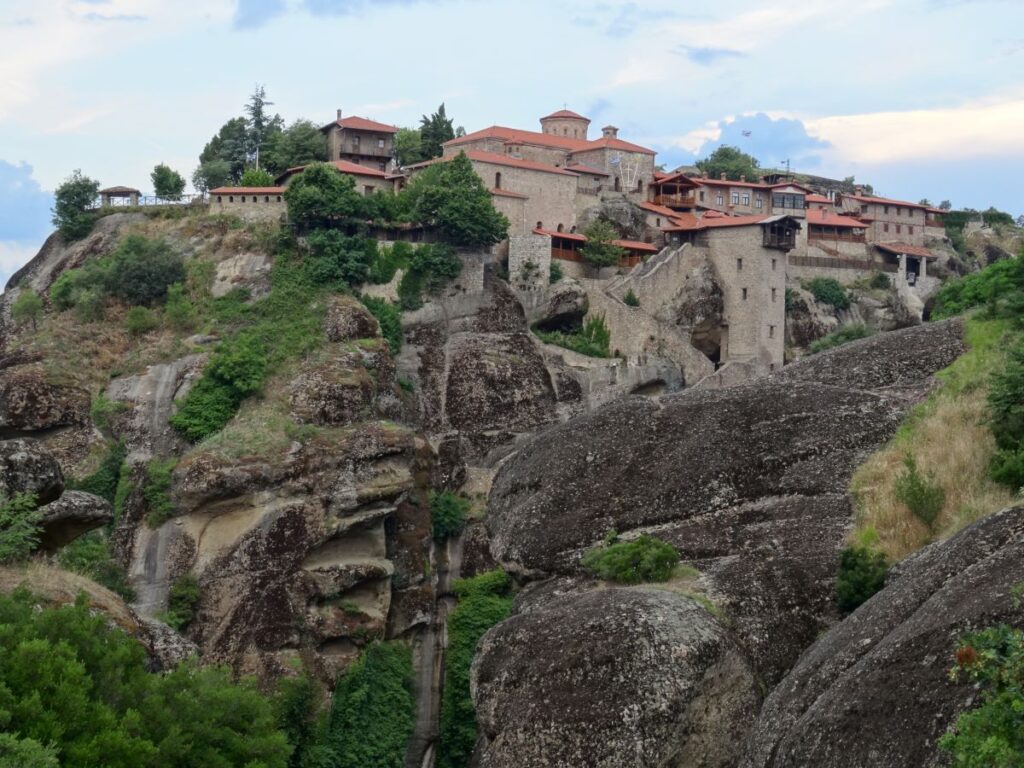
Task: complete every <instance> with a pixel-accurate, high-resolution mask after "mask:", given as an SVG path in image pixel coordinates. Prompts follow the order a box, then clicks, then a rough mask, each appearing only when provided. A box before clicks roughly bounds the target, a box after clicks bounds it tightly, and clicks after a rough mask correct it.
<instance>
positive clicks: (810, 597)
mask: <svg viewBox="0 0 1024 768" xmlns="http://www.w3.org/2000/svg"><path fill="white" fill-rule="evenodd" d="M961 334H962V331H961V327H960V324H959V323H958V322H948V323H943V324H938V325H931V326H923V327H920V328H915V329H910V330H908V331H902V332H897V333H893V334H885V335H879V336H876V337H873V338H871V339H867V340H864V341H861V342H857V343H854V344H850V345H847V346H845V347H841V348H839V349H837V350H834V351H832V352H830V353H823V354H821V355H818V356H815V357H814V358H812V359H811V360H810V361H808V362H805V363H798V364H795V365H793V366H790V367H789V368H787V369H786V372H784V373H782V374H779V375H777V376H775V377H772V378H769V379H767V380H762V381H759V382H755V383H752V384H748V385H744V386H739V387H732V388H726V389H721V390H689V391H685V392H682V393H678V394H671V395H666V396H664V397H662V398H661V399H660V400H650V399H641V398H636V399H629V400H624V401H620V402H617V403H614V404H612V405H610V406H607V407H605V408H603V409H601V410H600V411H597V412H595V413H592V414H588V415H585V416H582V417H580V418H577V419H575V420H574V421H572V422H569V423H568V424H564V425H560V426H558V427H555V428H553V429H550V430H548V431H547V432H544V433H543V434H541V435H539V436H537V437H536V438H534V439H533V440H531V441H529V442H528V443H526V444H525V445H524V446H523V447H522V449H521V450H519V451H518V452H517V453H516V454H515V455H514V456H512V457H511V458H510V459H509V460H508V461H507V462H506V463H505V464H503V465H502V467H501V470H500V471H499V473H498V475H497V477H496V478H495V481H494V484H493V488H492V491H491V494H490V498H489V503H488V518H487V526H488V530H489V532H490V534H491V551H492V553H493V555H494V557H495V558H496V559H497V560H498V561H499V562H501V563H502V564H504V565H505V566H506V567H507V568H509V569H511V570H513V571H515V572H518V573H520V574H522V575H524V576H527V577H532V578H538V577H544V576H548V575H551V574H574V573H577V572H578V567H579V566H578V563H579V558H580V556H581V554H582V553H583V552H584V551H585V550H586V549H587V548H589V547H591V546H593V545H594V544H596V543H598V542H599V541H601V539H602V538H603V537H604V535H605V533H606V532H607V531H608V530H609V529H615V530H617V531H619V532H620V533H625V532H630V533H634V534H635V533H640V532H652V533H655V534H656V535H657V536H659V537H660V538H662V539H664V540H666V541H669V542H670V543H672V544H673V545H674V546H675V547H676V548H677V549H678V550H679V552H680V554H681V556H682V558H683V559H684V561H687V562H689V563H691V564H692V565H693V566H695V567H696V568H697V569H698V570H699V571H700V572H701V573H702V575H703V578H704V579H705V580H706V581H707V583H708V585H709V592H710V594H711V595H712V596H713V598H714V600H715V602H716V603H717V604H718V605H719V606H720V607H721V608H722V609H723V610H724V612H725V614H726V615H727V616H728V617H729V619H730V621H731V622H732V625H733V627H734V629H735V632H736V633H737V635H738V637H739V638H740V639H741V641H742V643H743V644H744V645H745V646H746V647H747V648H748V649H749V651H750V653H751V656H752V658H753V660H754V663H755V666H756V669H757V670H758V672H759V674H761V675H762V676H763V677H764V678H765V679H766V680H768V681H770V682H774V681H777V680H778V679H780V678H781V677H782V675H783V674H784V673H785V672H786V671H787V670H788V669H789V668H790V666H791V665H792V664H793V663H794V662H795V660H796V658H797V657H798V656H799V654H800V652H801V651H802V650H803V649H804V648H806V647H807V646H808V645H809V644H810V643H811V642H813V640H814V639H815V638H816V636H817V635H818V634H819V633H820V632H821V631H822V629H824V628H825V627H826V626H827V624H828V622H829V621H831V620H833V618H834V612H833V608H832V580H833V578H834V573H835V567H836V563H837V558H838V552H839V549H840V548H841V546H842V542H843V539H844V536H845V533H846V530H847V526H848V524H849V521H850V519H851V517H852V508H851V503H850V500H849V498H848V495H847V492H846V488H847V482H848V479H849V477H850V474H851V473H852V471H853V470H854V468H855V467H856V466H857V465H858V464H859V463H860V462H861V461H862V460H863V458H864V457H866V456H867V455H868V454H870V453H871V452H872V451H874V450H875V449H877V447H878V446H880V445H881V444H883V443H884V442H885V441H886V440H888V439H889V437H891V435H892V434H893V433H894V432H895V430H896V428H897V426H898V425H899V423H900V421H901V420H902V418H903V416H904V414H905V413H906V412H907V410H908V409H909V407H910V406H911V405H912V403H913V402H915V401H916V399H917V398H919V397H920V396H921V395H922V394H923V392H924V391H925V390H926V389H927V387H928V386H929V384H930V382H931V377H932V374H934V373H935V372H936V371H937V370H939V369H941V368H943V367H945V366H946V365H948V364H949V363H951V362H952V361H953V360H954V359H955V358H956V357H957V356H958V355H959V354H961V353H962V352H963V350H964V345H963V341H962V338H961ZM553 663H557V662H553Z"/></svg>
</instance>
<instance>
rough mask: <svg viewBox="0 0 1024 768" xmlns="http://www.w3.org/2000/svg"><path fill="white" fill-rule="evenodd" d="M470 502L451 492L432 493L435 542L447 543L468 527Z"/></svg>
mask: <svg viewBox="0 0 1024 768" xmlns="http://www.w3.org/2000/svg"><path fill="white" fill-rule="evenodd" d="M469 507H470V504H469V500H468V499H464V498H462V497H461V496H458V495H456V494H454V493H452V492H451V491H442V492H441V493H437V492H436V491H431V493H430V525H431V529H432V531H433V535H434V541H445V540H447V539H449V538H451V537H453V536H458V535H459V534H460V533H462V529H463V528H464V527H465V525H466V513H467V512H468V511H469Z"/></svg>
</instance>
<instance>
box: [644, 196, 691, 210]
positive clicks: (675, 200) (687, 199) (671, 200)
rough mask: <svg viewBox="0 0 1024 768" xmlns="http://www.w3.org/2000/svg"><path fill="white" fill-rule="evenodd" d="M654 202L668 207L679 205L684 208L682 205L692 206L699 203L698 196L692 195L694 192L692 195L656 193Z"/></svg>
mask: <svg viewBox="0 0 1024 768" xmlns="http://www.w3.org/2000/svg"><path fill="white" fill-rule="evenodd" d="M654 204H655V205H664V206H665V207H667V208H672V207H679V208H682V207H692V206H694V205H696V204H697V198H696V196H695V195H692V194H690V195H684V194H676V195H655V196H654Z"/></svg>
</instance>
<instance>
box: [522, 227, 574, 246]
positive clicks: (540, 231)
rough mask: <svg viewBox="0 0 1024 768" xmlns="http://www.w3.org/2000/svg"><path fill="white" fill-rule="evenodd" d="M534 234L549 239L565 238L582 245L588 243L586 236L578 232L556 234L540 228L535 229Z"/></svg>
mask: <svg viewBox="0 0 1024 768" xmlns="http://www.w3.org/2000/svg"><path fill="white" fill-rule="evenodd" d="M533 234H535V235H547V236H548V237H563V238H565V239H566V240H576V241H577V242H580V243H585V242H586V241H587V237H586V235H580V234H577V233H576V232H555V231H554V230H553V229H541V228H540V227H534V230H533Z"/></svg>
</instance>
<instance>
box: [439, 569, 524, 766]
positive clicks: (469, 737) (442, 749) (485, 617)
mask: <svg viewBox="0 0 1024 768" xmlns="http://www.w3.org/2000/svg"><path fill="white" fill-rule="evenodd" d="M511 586H512V580H511V579H510V578H509V576H508V574H507V573H505V572H504V571H501V570H497V571H491V572H489V573H482V574H480V575H479V576H475V577H473V578H471V579H462V580H459V581H456V582H455V583H454V584H453V585H452V590H453V591H454V592H455V594H456V595H457V596H458V598H459V601H458V604H457V605H456V606H455V608H454V609H453V610H452V612H451V614H450V615H449V617H448V651H447V655H446V657H445V675H444V692H443V694H442V696H441V723H440V734H439V743H438V749H437V768H465V766H467V765H469V762H470V757H471V756H472V754H473V747H474V745H475V744H476V735H477V724H476V711H475V709H474V708H473V699H472V697H471V696H470V692H469V672H470V667H471V666H472V664H473V656H474V655H475V654H476V647H477V644H478V643H479V642H480V638H481V637H483V635H484V633H485V632H487V630H488V629H490V628H491V627H493V626H494V625H495V624H498V623H499V622H502V621H504V620H505V619H506V618H508V615H509V613H510V612H511V610H512V596H511V594H510V589H511Z"/></svg>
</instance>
